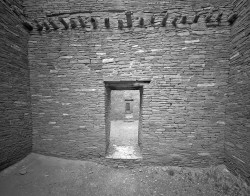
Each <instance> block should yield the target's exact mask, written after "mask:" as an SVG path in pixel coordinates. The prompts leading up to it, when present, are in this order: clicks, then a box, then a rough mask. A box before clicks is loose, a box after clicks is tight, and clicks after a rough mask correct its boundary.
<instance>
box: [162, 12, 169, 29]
mask: <svg viewBox="0 0 250 196" xmlns="http://www.w3.org/2000/svg"><path fill="white" fill-rule="evenodd" d="M167 19H168V13H166V15H165V16H164V17H163V19H162V21H161V26H163V27H165V26H166V24H167Z"/></svg>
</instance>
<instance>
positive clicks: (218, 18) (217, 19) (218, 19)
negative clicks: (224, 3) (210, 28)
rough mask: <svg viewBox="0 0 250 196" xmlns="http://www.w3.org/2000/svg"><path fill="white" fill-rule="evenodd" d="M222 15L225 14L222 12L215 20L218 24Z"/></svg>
mask: <svg viewBox="0 0 250 196" xmlns="http://www.w3.org/2000/svg"><path fill="white" fill-rule="evenodd" d="M222 15H223V13H222V12H220V13H219V14H218V15H217V16H216V18H215V20H216V21H217V22H218V23H220V22H221V18H222Z"/></svg>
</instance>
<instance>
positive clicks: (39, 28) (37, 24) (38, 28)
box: [34, 20, 43, 31]
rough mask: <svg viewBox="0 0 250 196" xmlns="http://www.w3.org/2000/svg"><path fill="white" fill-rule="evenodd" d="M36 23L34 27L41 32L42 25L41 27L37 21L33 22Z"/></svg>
mask: <svg viewBox="0 0 250 196" xmlns="http://www.w3.org/2000/svg"><path fill="white" fill-rule="evenodd" d="M34 21H35V23H36V27H37V30H38V31H42V30H43V25H41V24H40V23H39V22H38V21H37V20H34Z"/></svg>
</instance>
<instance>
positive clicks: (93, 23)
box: [90, 18, 97, 29]
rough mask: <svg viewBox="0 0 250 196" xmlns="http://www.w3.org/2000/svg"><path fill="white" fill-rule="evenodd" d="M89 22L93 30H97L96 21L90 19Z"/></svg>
mask: <svg viewBox="0 0 250 196" xmlns="http://www.w3.org/2000/svg"><path fill="white" fill-rule="evenodd" d="M90 22H91V24H92V26H93V29H97V21H96V19H95V18H91V19H90Z"/></svg>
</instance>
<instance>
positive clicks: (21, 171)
mask: <svg viewBox="0 0 250 196" xmlns="http://www.w3.org/2000/svg"><path fill="white" fill-rule="evenodd" d="M19 174H21V175H25V174H27V170H26V169H21V170H20V171H19Z"/></svg>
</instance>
